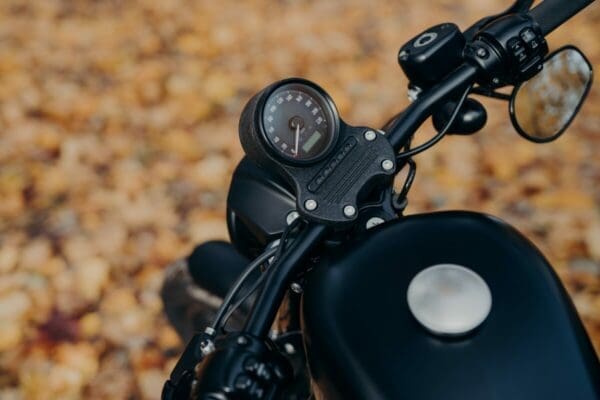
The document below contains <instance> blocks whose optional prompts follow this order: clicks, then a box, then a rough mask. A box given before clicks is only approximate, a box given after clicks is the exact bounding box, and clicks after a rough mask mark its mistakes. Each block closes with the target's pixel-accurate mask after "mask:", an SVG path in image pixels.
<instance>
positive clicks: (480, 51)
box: [477, 47, 488, 58]
mask: <svg viewBox="0 0 600 400" xmlns="http://www.w3.org/2000/svg"><path fill="white" fill-rule="evenodd" d="M487 56H488V52H487V50H486V49H484V48H483V47H480V48H478V49H477V57H480V58H485V57H487Z"/></svg>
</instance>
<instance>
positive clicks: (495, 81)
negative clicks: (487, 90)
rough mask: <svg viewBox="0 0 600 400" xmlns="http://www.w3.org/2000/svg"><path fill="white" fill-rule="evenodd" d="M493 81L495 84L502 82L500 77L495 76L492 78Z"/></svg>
mask: <svg viewBox="0 0 600 400" xmlns="http://www.w3.org/2000/svg"><path fill="white" fill-rule="evenodd" d="M492 82H493V83H494V85H498V84H499V83H500V79H498V78H494V79H492Z"/></svg>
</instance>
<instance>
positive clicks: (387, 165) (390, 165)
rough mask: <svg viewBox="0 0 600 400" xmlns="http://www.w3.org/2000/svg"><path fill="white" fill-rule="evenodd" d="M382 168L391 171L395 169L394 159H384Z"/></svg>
mask: <svg viewBox="0 0 600 400" xmlns="http://www.w3.org/2000/svg"><path fill="white" fill-rule="evenodd" d="M381 168H383V170H384V171H391V170H393V169H394V162H393V161H392V160H383V162H382V163H381Z"/></svg>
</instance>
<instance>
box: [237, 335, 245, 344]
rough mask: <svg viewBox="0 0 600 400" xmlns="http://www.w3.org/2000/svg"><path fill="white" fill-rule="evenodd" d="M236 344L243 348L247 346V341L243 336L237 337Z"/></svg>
mask: <svg viewBox="0 0 600 400" xmlns="http://www.w3.org/2000/svg"><path fill="white" fill-rule="evenodd" d="M237 343H238V344H239V345H240V346H245V345H247V344H248V339H246V338H245V337H244V336H239V337H238V338H237Z"/></svg>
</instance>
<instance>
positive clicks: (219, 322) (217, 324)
mask: <svg viewBox="0 0 600 400" xmlns="http://www.w3.org/2000/svg"><path fill="white" fill-rule="evenodd" d="M299 223H300V219H299V218H298V219H296V220H295V221H294V222H292V223H291V224H290V225H288V226H287V227H286V229H285V230H284V231H283V234H282V235H281V238H280V239H279V244H278V245H277V246H275V247H271V248H269V249H267V250H265V251H264V252H263V253H262V254H261V255H260V256H258V257H257V258H256V259H255V260H254V261H253V262H252V263H251V264H250V265H249V266H248V267H247V268H246V269H245V270H244V272H243V273H242V274H241V275H240V277H239V278H238V279H237V280H236V282H235V283H234V285H233V287H232V288H231V289H230V291H229V292H228V293H227V296H225V299H224V300H223V304H221V307H219V310H218V311H217V315H216V316H215V319H214V321H213V323H212V325H211V328H212V329H213V330H214V331H215V332H218V331H220V330H221V329H222V328H223V327H224V326H225V324H226V323H227V321H228V320H229V318H230V317H231V315H232V314H233V313H234V312H235V310H237V309H238V308H239V307H240V306H241V305H242V304H243V303H244V302H245V301H246V300H247V299H248V297H250V296H251V295H252V293H254V292H255V291H256V289H258V287H259V286H260V285H261V284H262V283H263V282H264V280H265V277H266V276H267V274H266V272H267V271H266V270H265V271H263V273H262V275H261V276H260V277H259V278H258V279H257V280H256V282H254V284H253V285H252V286H251V287H250V289H248V290H247V291H246V293H244V295H243V296H242V297H241V298H240V299H239V300H237V301H236V302H235V303H234V304H232V303H233V302H234V301H235V298H236V296H237V295H238V293H239V291H240V290H241V288H242V287H243V286H244V284H245V283H246V281H247V280H248V278H249V277H250V275H251V274H252V273H253V272H254V271H256V270H257V269H258V268H260V267H261V266H262V265H265V264H269V265H273V264H275V263H276V262H278V261H279V260H280V259H281V256H282V254H283V251H284V250H285V247H286V244H287V241H288V237H289V235H290V233H291V232H292V231H293V230H294V229H295V228H296V227H297V226H298V225H299ZM271 257H273V258H272V259H271ZM267 268H268V267H267Z"/></svg>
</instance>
